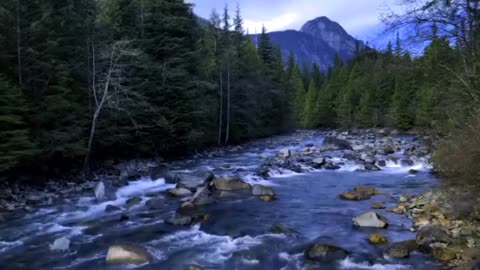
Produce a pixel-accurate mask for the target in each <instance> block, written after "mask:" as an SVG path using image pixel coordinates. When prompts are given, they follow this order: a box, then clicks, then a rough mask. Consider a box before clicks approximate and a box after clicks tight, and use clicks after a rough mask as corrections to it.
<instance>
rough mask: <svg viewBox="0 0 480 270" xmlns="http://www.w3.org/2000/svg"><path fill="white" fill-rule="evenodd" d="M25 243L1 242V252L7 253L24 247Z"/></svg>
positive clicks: (18, 241)
mask: <svg viewBox="0 0 480 270" xmlns="http://www.w3.org/2000/svg"><path fill="white" fill-rule="evenodd" d="M23 244H24V243H23V241H20V240H17V241H14V242H7V241H0V252H5V251H7V250H10V249H12V248H15V247H18V246H21V245H23Z"/></svg>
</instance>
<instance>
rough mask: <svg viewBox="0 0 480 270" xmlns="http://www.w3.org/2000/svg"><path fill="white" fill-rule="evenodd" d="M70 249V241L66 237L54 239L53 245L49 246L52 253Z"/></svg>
mask: <svg viewBox="0 0 480 270" xmlns="http://www.w3.org/2000/svg"><path fill="white" fill-rule="evenodd" d="M69 248H70V239H68V238H66V237H62V238H58V239H55V241H54V242H53V244H51V245H50V250H52V251H66V250H68V249H69Z"/></svg>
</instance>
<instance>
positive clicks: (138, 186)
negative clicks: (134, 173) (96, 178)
mask: <svg viewBox="0 0 480 270" xmlns="http://www.w3.org/2000/svg"><path fill="white" fill-rule="evenodd" d="M174 187H175V185H174V184H166V183H165V179H164V178H159V179H157V180H151V179H150V178H148V177H144V178H141V179H140V180H138V181H133V182H130V183H129V184H128V185H127V186H124V187H121V188H119V189H118V190H117V192H116V193H115V194H116V199H115V200H112V201H106V202H101V203H97V204H95V202H96V201H95V200H94V199H93V198H91V197H89V198H82V199H80V200H79V205H80V206H87V207H88V209H87V210H86V211H74V212H66V213H62V214H60V215H59V218H58V219H57V220H59V221H67V220H78V219H85V218H91V217H96V216H99V215H105V214H106V213H105V208H106V207H107V205H113V206H117V207H121V206H123V205H125V203H126V201H127V200H128V199H129V198H132V197H135V196H140V197H141V196H144V195H146V194H147V193H152V192H161V191H165V190H167V189H170V188H174ZM143 201H145V200H143Z"/></svg>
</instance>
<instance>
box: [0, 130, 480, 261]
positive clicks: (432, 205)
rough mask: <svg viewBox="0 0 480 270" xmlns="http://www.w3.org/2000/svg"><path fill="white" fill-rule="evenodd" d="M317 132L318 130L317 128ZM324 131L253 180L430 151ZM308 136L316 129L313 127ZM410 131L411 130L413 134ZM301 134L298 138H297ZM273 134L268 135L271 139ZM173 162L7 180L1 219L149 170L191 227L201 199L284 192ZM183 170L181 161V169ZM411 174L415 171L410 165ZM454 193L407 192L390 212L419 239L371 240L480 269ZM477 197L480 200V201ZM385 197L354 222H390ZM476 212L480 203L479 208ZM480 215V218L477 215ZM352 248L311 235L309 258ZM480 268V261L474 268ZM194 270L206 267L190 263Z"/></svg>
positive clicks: (406, 159) (405, 159) (179, 219)
mask: <svg viewBox="0 0 480 270" xmlns="http://www.w3.org/2000/svg"><path fill="white" fill-rule="evenodd" d="M313 134H315V133H314V132H313ZM320 134H321V135H322V136H325V140H324V141H323V144H322V145H315V144H313V143H312V144H306V145H300V144H299V143H298V142H299V141H301V139H300V137H302V136H304V135H305V134H303V135H302V133H300V134H299V135H298V138H297V140H295V139H294V140H286V141H284V142H282V145H285V148H284V149H282V150H280V151H278V153H276V155H274V156H268V155H266V156H262V163H261V164H258V168H257V169H256V170H255V177H256V178H255V179H257V180H260V179H267V178H269V177H270V176H271V175H272V174H278V173H282V172H284V171H290V172H296V173H302V172H310V171H315V170H341V169H345V168H346V167H348V168H350V169H351V170H354V171H357V172H359V173H361V172H366V171H380V170H383V169H384V168H385V167H386V166H387V165H388V164H394V165H398V166H401V167H411V166H413V165H414V164H419V163H422V164H430V151H429V148H428V146H427V145H426V144H425V143H424V139H428V138H422V140H420V139H414V140H413V143H412V141H408V142H407V140H406V139H405V138H403V137H402V136H397V135H398V134H397V133H395V132H393V131H390V130H386V129H385V130H361V131H360V130H356V131H346V132H337V131H330V132H322V133H319V135H320ZM308 135H309V136H311V135H312V132H310V133H308ZM410 136H412V135H410ZM294 138H295V137H294ZM267 140H268V139H267ZM242 148H243V146H232V147H227V148H224V149H218V150H215V151H209V152H205V153H201V154H198V156H196V157H193V158H209V157H215V156H221V155H222V154H223V153H224V152H225V151H228V152H234V151H240V150H242ZM174 169H175V168H172V167H171V166H170V165H169V164H165V163H161V162H158V161H157V162H155V161H131V162H126V163H121V164H117V165H114V166H113V167H112V168H111V169H109V170H108V173H104V174H102V175H101V176H100V175H99V176H98V177H97V178H96V179H95V180H93V181H85V182H79V183H76V182H57V181H50V182H47V184H46V185H45V186H43V187H40V188H34V187H31V186H20V185H5V184H4V186H3V187H2V192H0V222H2V221H5V220H8V219H11V218H19V217H21V216H22V215H24V214H27V213H31V212H34V211H36V210H37V209H41V208H42V207H44V206H49V205H53V204H55V203H56V202H57V201H62V200H63V199H64V198H68V197H69V196H72V195H73V194H78V193H93V194H94V195H95V198H96V199H97V201H108V200H111V199H112V198H114V196H115V192H114V191H115V189H117V188H119V187H122V186H125V185H127V184H128V181H129V180H135V179H139V178H141V177H149V178H150V179H152V180H154V179H158V178H164V179H165V181H166V183H169V184H172V185H175V187H174V188H171V189H169V190H167V191H166V195H168V197H169V198H171V199H173V200H177V201H178V205H179V207H178V210H177V211H176V213H175V214H174V215H173V216H172V217H171V218H170V219H168V220H166V221H165V222H166V223H168V224H171V225H172V226H186V225H190V224H193V223H199V222H204V221H206V220H208V219H209V214H208V212H205V211H204V208H203V206H206V205H210V204H213V203H221V202H222V201H228V200H234V199H238V198H242V197H256V198H258V199H259V200H262V201H264V202H270V201H273V200H277V199H281V198H278V197H277V195H276V192H275V190H274V189H272V188H271V187H268V186H264V185H260V184H258V183H256V182H252V180H250V179H245V178H244V177H243V176H242V174H241V171H238V172H236V173H233V174H226V175H223V174H217V175H215V174H214V173H213V172H212V171H211V170H209V169H207V168H205V169H200V170H197V171H194V172H180V173H179V172H178V171H176V170H174ZM176 169H178V168H176ZM409 173H411V174H415V173H417V172H416V170H414V169H412V170H411V171H410V172H409ZM380 193H382V191H381V190H379V189H377V188H376V187H371V186H369V187H365V186H357V187H355V188H354V189H353V190H350V191H345V192H344V193H342V194H339V196H340V198H341V199H343V200H351V201H359V200H369V199H371V198H372V197H373V196H376V195H378V194H380ZM452 194H454V193H453V192H445V191H443V192H442V191H427V192H426V193H425V194H421V195H419V194H415V195H402V196H400V197H399V198H398V200H399V201H398V202H399V204H398V205H397V206H396V207H395V208H392V209H389V210H388V211H389V212H392V213H395V214H399V215H405V216H406V217H408V218H410V219H411V220H412V227H411V229H410V230H411V231H415V232H417V237H416V239H412V240H409V241H403V242H399V243H389V242H388V239H387V238H386V237H385V236H383V235H382V234H381V233H375V234H372V235H370V237H369V239H368V241H369V242H370V243H371V244H372V245H378V246H380V247H381V248H382V249H383V252H384V254H385V256H388V257H393V258H406V257H408V256H409V255H410V253H411V252H414V251H416V252H422V253H426V254H431V255H432V256H433V257H434V258H435V259H437V260H438V261H439V262H440V263H442V264H443V265H445V266H446V267H450V268H455V267H459V268H458V269H472V270H473V269H478V267H479V263H478V261H477V260H479V259H480V258H479V256H478V255H479V254H480V252H479V247H480V225H479V224H478V222H476V221H475V220H473V219H472V218H471V216H472V215H459V213H458V211H457V209H456V207H455V206H456V205H455V204H453V205H452V203H451V202H450V201H449V200H450V196H449V195H452ZM456 196H458V195H457V194H456ZM162 202H163V201H162V200H159V199H157V198H155V197H153V198H151V199H149V200H148V201H146V202H143V203H145V206H146V207H147V208H149V209H160V208H162V206H163V203H162ZM140 203H142V199H141V198H139V197H134V198H130V199H129V200H128V201H126V203H125V209H128V208H129V207H132V206H135V205H138V204H140ZM477 203H478V201H477ZM384 208H385V205H384V204H382V203H379V202H376V203H373V204H372V211H370V212H367V213H365V214H363V215H360V216H358V217H352V219H353V226H358V227H374V228H382V229H383V228H386V229H388V228H387V227H388V220H386V218H384V217H382V216H381V215H379V214H378V213H376V212H375V210H378V209H384ZM125 209H124V207H118V206H114V205H107V206H106V208H105V211H107V212H119V213H122V211H125ZM477 210H478V212H479V213H478V217H480V208H478V207H477ZM121 218H122V220H128V212H123V213H122V215H121ZM477 221H478V220H477ZM294 232H295V230H294V229H290V228H288V227H285V226H283V225H281V224H276V225H273V226H272V233H282V234H292V233H294ZM67 241H68V239H62V238H61V239H57V241H55V242H54V243H53V245H52V246H51V248H52V249H53V250H65V249H68V246H69V242H67ZM348 255H349V252H348V251H346V250H343V249H342V248H340V247H334V246H331V245H327V244H326V243H318V242H313V243H311V244H310V245H309V246H308V247H306V249H305V251H304V257H305V259H306V260H307V264H309V263H311V264H313V265H314V264H315V262H325V261H331V260H334V259H338V258H339V257H346V256H348ZM150 260H151V256H150V255H149V254H148V251H147V250H146V249H144V248H142V247H137V246H131V245H123V246H122V245H115V246H112V247H110V250H109V251H108V255H107V258H106V261H107V262H110V263H148V262H149V261H150ZM475 267H477V268H475ZM191 269H201V268H200V267H199V266H191Z"/></svg>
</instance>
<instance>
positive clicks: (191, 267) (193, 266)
mask: <svg viewBox="0 0 480 270" xmlns="http://www.w3.org/2000/svg"><path fill="white" fill-rule="evenodd" d="M188 270H202V267H201V266H200V265H198V264H190V265H189V266H188Z"/></svg>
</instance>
